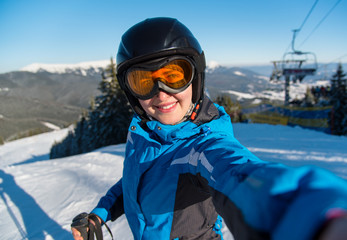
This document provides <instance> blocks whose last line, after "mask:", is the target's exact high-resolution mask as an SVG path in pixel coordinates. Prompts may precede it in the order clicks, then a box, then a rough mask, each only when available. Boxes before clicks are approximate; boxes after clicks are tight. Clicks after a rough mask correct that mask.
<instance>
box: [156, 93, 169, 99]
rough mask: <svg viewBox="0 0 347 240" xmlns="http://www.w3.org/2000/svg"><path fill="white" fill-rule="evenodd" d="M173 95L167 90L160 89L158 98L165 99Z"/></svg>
mask: <svg viewBox="0 0 347 240" xmlns="http://www.w3.org/2000/svg"><path fill="white" fill-rule="evenodd" d="M170 96H171V95H170V94H169V93H167V92H164V91H159V93H158V94H157V98H158V99H160V100H165V99H167V98H169V97H170Z"/></svg>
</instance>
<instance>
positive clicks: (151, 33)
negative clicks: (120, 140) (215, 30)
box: [73, 18, 347, 240]
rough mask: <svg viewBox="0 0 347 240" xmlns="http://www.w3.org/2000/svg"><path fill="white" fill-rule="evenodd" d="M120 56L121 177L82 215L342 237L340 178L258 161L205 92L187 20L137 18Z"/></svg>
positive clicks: (205, 233)
mask: <svg viewBox="0 0 347 240" xmlns="http://www.w3.org/2000/svg"><path fill="white" fill-rule="evenodd" d="M117 64H118V65H117V77H118V81H119V84H120V86H121V88H122V89H123V90H124V92H125V94H126V95H127V98H128V100H129V103H130V104H131V106H132V108H133V110H134V112H135V115H134V118H133V120H132V122H131V124H130V128H129V134H128V140H127V145H126V152H125V160H124V170H123V177H122V179H120V180H119V181H118V182H117V183H116V184H115V185H114V186H113V187H112V188H111V189H110V190H109V191H108V192H107V194H106V195H105V196H104V197H103V198H101V199H100V201H99V203H98V205H97V206H96V208H95V209H94V210H93V211H92V213H93V214H92V215H87V216H97V218H94V222H95V221H96V220H95V219H100V221H105V222H106V221H108V220H115V219H117V218H118V217H119V216H121V215H122V214H123V213H125V215H126V217H127V220H128V222H129V225H130V228H131V230H132V233H133V235H134V239H222V233H221V218H223V220H224V221H225V223H226V224H227V226H228V228H229V229H230V231H231V232H232V234H233V236H234V237H235V239H237V240H238V239H280V240H285V239H291V240H292V239H295V240H300V239H313V238H314V237H321V239H326V238H323V237H325V236H326V235H328V237H331V236H332V234H337V236H338V237H343V235H341V233H340V232H339V231H343V229H344V228H343V227H342V228H340V227H338V226H339V225H340V224H342V225H343V226H347V224H346V209H347V184H346V182H345V181H344V180H342V179H340V178H338V177H336V176H334V175H332V174H330V173H328V172H326V171H323V170H320V169H312V168H308V167H303V168H297V169H294V168H289V167H286V166H283V165H280V164H275V163H267V162H264V161H262V160H260V159H258V158H257V157H256V156H254V155H253V154H252V153H250V152H249V151H248V150H247V149H246V148H245V147H243V146H242V145H241V144H240V143H239V142H238V141H237V140H236V139H235V137H234V136H233V130H232V125H231V123H230V118H229V116H228V115H227V114H226V112H225V111H224V109H223V108H221V107H219V106H217V105H215V104H213V103H212V102H211V101H210V100H209V98H208V97H207V96H205V95H204V70H205V57H204V53H203V51H202V49H201V47H200V45H199V43H198V41H197V40H196V38H195V37H194V36H193V35H192V33H191V32H190V31H189V29H188V28H187V27H186V26H184V25H183V24H182V23H180V22H179V21H177V20H176V19H171V18H153V19H147V20H145V21H143V22H140V23H138V24H136V25H135V26H133V27H132V28H130V29H129V30H128V31H127V32H126V33H125V34H124V35H123V37H122V40H121V43H120V46H119V50H118V54H117ZM94 214H95V215H94ZM332 218H334V219H335V220H331V219H332ZM78 219H79V218H77V220H78ZM336 219H337V220H336ZM75 220H76V219H75ZM74 222H75V223H76V222H77V221H74ZM330 222H333V223H334V224H329V225H328V223H330ZM73 226H76V224H75V225H73ZM90 226H93V225H90ZM335 228H337V230H334V229H335ZM332 229H333V230H332ZM331 231H332V232H333V233H331ZM73 234H74V237H75V239H76V240H78V239H81V238H80V232H78V231H77V230H76V228H73ZM327 239H335V238H327ZM336 239H338V238H336ZM341 239H342V238H341Z"/></svg>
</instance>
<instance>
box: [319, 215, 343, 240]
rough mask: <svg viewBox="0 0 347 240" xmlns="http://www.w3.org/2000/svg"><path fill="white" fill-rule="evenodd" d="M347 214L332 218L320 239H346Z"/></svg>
mask: <svg viewBox="0 0 347 240" xmlns="http://www.w3.org/2000/svg"><path fill="white" fill-rule="evenodd" d="M346 239H347V216H344V217H339V218H335V219H333V220H331V221H330V222H329V224H328V225H327V226H326V227H325V229H324V231H323V232H322V234H321V235H320V236H319V238H318V240H346Z"/></svg>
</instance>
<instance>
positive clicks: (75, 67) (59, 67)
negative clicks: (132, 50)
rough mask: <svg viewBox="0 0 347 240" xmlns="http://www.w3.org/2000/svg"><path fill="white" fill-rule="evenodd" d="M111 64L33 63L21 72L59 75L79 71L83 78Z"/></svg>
mask: <svg viewBox="0 0 347 240" xmlns="http://www.w3.org/2000/svg"><path fill="white" fill-rule="evenodd" d="M109 64H110V60H100V61H90V62H81V63H76V64H47V63H33V64H30V65H28V66H25V67H23V68H22V69H21V71H27V72H33V73H37V72H41V71H47V72H51V73H59V74H62V73H69V72H75V71H79V72H80V73H81V74H82V75H83V76H86V75H87V71H88V70H90V69H94V70H95V71H98V69H99V68H105V67H107V65H109Z"/></svg>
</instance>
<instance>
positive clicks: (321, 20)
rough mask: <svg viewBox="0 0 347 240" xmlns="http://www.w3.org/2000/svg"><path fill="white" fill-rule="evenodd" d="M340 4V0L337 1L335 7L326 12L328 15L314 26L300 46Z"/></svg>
mask: <svg viewBox="0 0 347 240" xmlns="http://www.w3.org/2000/svg"><path fill="white" fill-rule="evenodd" d="M340 2H341V0H337V2H336V3H335V5H334V6H333V7H332V8H331V9H330V10H329V11H328V13H327V14H326V15H325V16H324V17H323V18H322V20H321V21H320V22H319V23H318V24H317V25H316V27H315V28H314V29H313V30H312V31H311V33H310V34H309V35H308V36H307V37H306V39H305V40H304V41H303V42H302V43H301V44H300V46H302V45H303V44H304V43H305V42H306V41H307V39H309V38H310V37H311V35H312V34H313V33H314V32H315V31H316V30H317V29H318V27H319V26H320V25H321V24H322V23H323V22H324V21H325V20H326V18H327V17H328V16H329V15H330V13H331V12H332V11H333V10H334V9H335V7H336V6H337V5H338V4H339V3H340Z"/></svg>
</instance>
